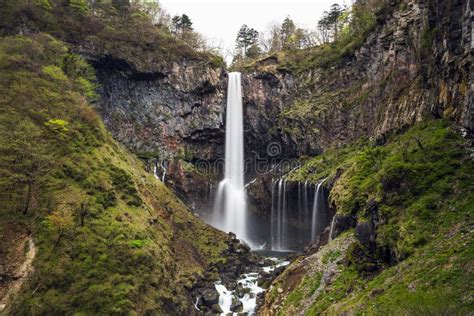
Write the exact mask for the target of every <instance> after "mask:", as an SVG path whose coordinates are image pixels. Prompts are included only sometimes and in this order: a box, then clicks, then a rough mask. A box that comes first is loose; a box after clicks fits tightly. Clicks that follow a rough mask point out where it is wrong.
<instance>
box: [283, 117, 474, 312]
mask: <svg viewBox="0 0 474 316" xmlns="http://www.w3.org/2000/svg"><path fill="white" fill-rule="evenodd" d="M467 146H468V143H467V141H466V140H465V139H463V138H462V137H461V136H460V135H459V134H458V132H457V131H456V129H455V127H454V126H453V125H452V124H451V123H450V122H448V121H445V120H435V121H429V122H424V123H419V124H416V125H415V126H414V127H412V128H410V129H408V130H404V131H400V132H399V133H393V134H392V135H390V136H388V137H387V141H386V143H385V144H384V145H376V144H375V143H372V142H370V141H361V142H359V143H357V144H352V145H350V146H346V147H341V148H338V149H331V150H328V151H326V152H325V153H323V154H322V155H320V156H317V157H314V158H311V159H309V160H307V161H306V163H305V164H304V165H303V166H302V168H301V169H300V170H295V171H294V172H293V173H292V174H290V178H292V179H295V180H299V181H305V180H306V179H308V180H310V181H317V180H318V179H321V178H324V177H328V176H329V177H331V178H333V179H334V180H335V182H334V186H333V189H332V191H331V195H330V199H331V204H332V205H334V206H335V208H336V209H337V212H338V213H343V214H354V215H356V216H357V217H358V219H359V221H364V220H367V219H368V218H370V216H371V215H370V214H368V213H367V206H368V204H369V202H370V201H375V202H376V203H377V205H378V214H379V219H378V226H377V235H376V242H377V249H376V251H375V252H371V251H369V250H368V249H366V248H365V247H364V246H363V245H360V244H354V245H353V246H352V247H350V248H348V250H347V251H345V252H342V253H337V252H335V251H329V250H328V249H330V247H332V246H331V245H332V243H334V242H338V241H339V239H340V238H341V236H339V237H338V238H337V239H336V240H334V241H333V242H331V243H330V244H329V245H328V246H326V247H323V248H322V249H321V250H320V252H321V251H323V252H324V251H327V252H325V253H324V256H323V257H322V259H321V262H322V263H323V264H326V263H329V262H332V261H333V260H334V258H336V257H338V256H339V255H343V256H345V258H346V259H345V261H344V264H340V265H339V267H338V270H339V272H338V273H337V274H336V276H335V278H334V279H333V280H332V281H331V282H330V284H328V285H327V286H326V287H325V289H324V293H322V294H320V295H319V296H318V297H317V299H315V300H314V301H312V304H311V307H310V308H309V309H307V307H305V306H307V305H299V304H298V302H299V301H305V302H307V301H308V300H310V298H311V295H309V294H308V292H304V291H302V287H297V288H296V290H295V292H294V293H291V294H290V295H289V296H288V298H287V299H286V300H285V301H284V302H283V306H286V307H282V308H283V309H284V310H291V311H292V312H295V311H299V310H300V309H302V310H304V311H306V313H307V314H308V315H315V314H340V313H348V314H352V313H363V314H365V313H367V314H393V315H408V314H423V315H425V314H429V315H442V314H465V313H466V312H467V311H469V310H472V308H473V306H474V302H473V300H472V295H471V294H470V293H472V290H473V286H472V280H473V278H474V276H473V274H472V271H470V270H471V269H470V268H469V265H466V263H467V262H469V260H472V258H473V256H474V245H473V236H472V233H469V232H470V231H471V229H470V226H469V225H470V223H472V219H471V217H472V216H471V213H472V208H473V206H474V194H472V183H473V182H474V161H473V159H472V158H470V156H469V151H468V150H466V147H467ZM327 247H329V248H327ZM387 249H390V250H391V252H392V256H394V258H395V259H396V260H397V261H398V262H397V264H395V265H393V266H391V265H389V264H388V263H387V262H386V261H384V255H383V251H386V250H387ZM307 260H308V259H307ZM307 277H310V276H308V275H306V276H305V277H304V278H307ZM304 278H303V279H302V280H304ZM443 293H444V295H443ZM285 304H287V305H285ZM295 306H297V308H295ZM298 306H299V307H298ZM290 307H291V308H292V309H289V308H290Z"/></svg>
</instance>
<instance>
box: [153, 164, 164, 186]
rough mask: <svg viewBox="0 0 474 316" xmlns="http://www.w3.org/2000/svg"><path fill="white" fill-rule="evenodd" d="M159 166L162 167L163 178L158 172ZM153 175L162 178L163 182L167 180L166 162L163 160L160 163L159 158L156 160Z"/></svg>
mask: <svg viewBox="0 0 474 316" xmlns="http://www.w3.org/2000/svg"><path fill="white" fill-rule="evenodd" d="M158 167H160V168H161V170H162V171H161V178H160V175H159V174H158ZM153 175H154V176H155V178H156V179H158V180H161V182H163V183H164V182H165V177H166V166H165V162H164V161H163V162H161V163H159V161H158V160H156V161H155V163H154V164H153Z"/></svg>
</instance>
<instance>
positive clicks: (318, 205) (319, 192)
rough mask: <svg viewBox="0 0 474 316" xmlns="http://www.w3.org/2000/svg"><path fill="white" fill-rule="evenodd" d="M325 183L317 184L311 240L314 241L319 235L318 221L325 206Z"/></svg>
mask: <svg viewBox="0 0 474 316" xmlns="http://www.w3.org/2000/svg"><path fill="white" fill-rule="evenodd" d="M323 183H324V180H322V181H320V182H319V183H318V184H317V187H316V191H315V193H314V202H313V215H312V219H311V240H314V238H316V235H317V234H318V224H319V223H318V220H319V215H320V212H321V211H322V208H323V204H324V192H323Z"/></svg>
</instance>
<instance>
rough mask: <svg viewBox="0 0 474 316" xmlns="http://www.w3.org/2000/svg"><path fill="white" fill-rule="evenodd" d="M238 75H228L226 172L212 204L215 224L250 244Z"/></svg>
mask: <svg viewBox="0 0 474 316" xmlns="http://www.w3.org/2000/svg"><path fill="white" fill-rule="evenodd" d="M243 130H244V129H243V113H242V87H241V83H240V73H238V72H232V73H229V84H228V88H227V109H226V129H225V172H224V180H222V181H221V182H220V183H219V186H218V189H217V195H216V200H215V203H214V223H215V224H216V226H218V227H219V228H221V229H222V230H224V231H226V232H233V233H235V234H236V235H237V237H238V238H240V239H242V240H245V241H247V242H249V240H248V239H247V236H246V233H247V232H246V220H247V207H246V201H245V199H246V196H245V188H244V141H243V137H244V132H243Z"/></svg>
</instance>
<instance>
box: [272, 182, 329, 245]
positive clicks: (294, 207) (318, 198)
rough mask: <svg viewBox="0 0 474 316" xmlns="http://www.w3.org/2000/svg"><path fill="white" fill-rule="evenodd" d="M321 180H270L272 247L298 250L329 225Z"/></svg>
mask: <svg viewBox="0 0 474 316" xmlns="http://www.w3.org/2000/svg"><path fill="white" fill-rule="evenodd" d="M323 183H324V180H323V181H320V182H319V183H317V184H315V185H314V184H311V183H308V181H306V182H304V183H302V182H296V183H295V182H289V181H287V180H285V179H278V180H274V181H272V185H271V194H272V204H271V238H270V240H271V249H272V250H274V251H293V250H301V249H302V248H303V247H304V246H306V245H308V244H309V243H310V242H311V241H313V240H314V238H316V236H318V235H319V234H320V233H321V232H322V231H323V230H324V229H325V227H326V226H327V225H329V224H330V214H329V210H328V207H327V198H326V192H325V189H324V185H323ZM295 191H296V193H297V194H296V195H295V194H294V193H295Z"/></svg>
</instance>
